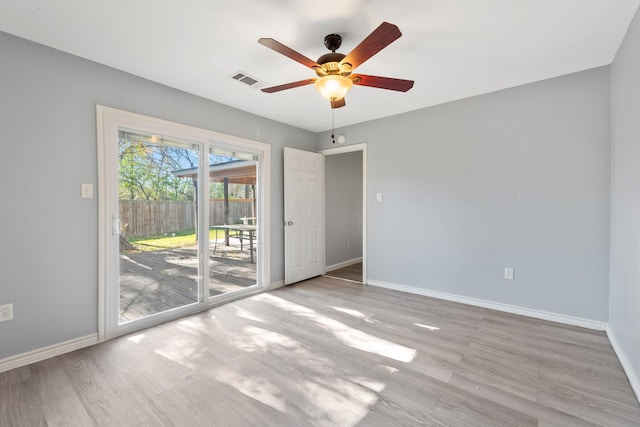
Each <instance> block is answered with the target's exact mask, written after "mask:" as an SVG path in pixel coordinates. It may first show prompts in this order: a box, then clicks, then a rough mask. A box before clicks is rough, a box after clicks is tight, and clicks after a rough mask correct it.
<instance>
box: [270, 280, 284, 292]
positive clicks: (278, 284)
mask: <svg viewBox="0 0 640 427" xmlns="http://www.w3.org/2000/svg"><path fill="white" fill-rule="evenodd" d="M283 286H284V280H278V281H277V282H272V283H271V286H269V290H270V291H272V290H274V289H278V288H281V287H283Z"/></svg>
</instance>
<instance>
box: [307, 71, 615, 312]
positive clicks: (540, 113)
mask: <svg viewBox="0 0 640 427" xmlns="http://www.w3.org/2000/svg"><path fill="white" fill-rule="evenodd" d="M358 90H375V89H370V88H369V89H367V88H362V89H358ZM354 92H355V90H354ZM353 96H355V93H354V95H353ZM609 97H610V93H609V68H608V67H603V68H598V69H594V70H590V71H585V72H581V73H577V74H572V75H568V76H563V77H559V78H554V79H550V80H546V81H542V82H537V83H533V84H529V85H525V86H520V87H516V88H512V89H508V90H503V91H500V92H494V93H491V94H487V95H482V96H477V97H473V98H469V99H465V100H461V101H457V102H452V103H449V104H444V105H439V106H436V107H432V108H427V109H424V110H419V111H414V112H410V113H406V114H402V115H399V116H395V117H391V118H387V119H383V120H377V121H372V122H367V123H361V124H358V125H354V126H350V127H346V128H342V129H339V130H336V131H339V133H344V134H345V135H346V136H347V139H348V140H349V141H352V142H353V143H360V142H367V143H368V147H367V157H368V164H367V175H368V192H369V194H368V210H367V214H368V219H367V229H368V231H369V232H368V240H367V244H368V247H367V262H368V265H369V267H368V278H369V279H370V280H377V281H382V282H388V283H394V284H400V285H406V286H413V287H416V288H422V289H429V290H435V291H441V292H447V293H451V294H458V295H464V296H468V297H475V298H480V299H485V300H490V301H496V302H501V303H506V304H512V305H516V306H521V307H527V308H532V309H538V310H545V311H550V312H554V313H560V314H564V315H568V316H577V317H581V318H586V319H592V320H598V321H606V320H607V311H608V292H609V290H608V280H609V161H610V151H609V148H610V144H609V139H610V114H609ZM373 107H375V106H373ZM319 141H320V144H321V145H324V146H325V147H328V146H329V145H330V144H329V143H326V142H324V141H330V139H329V137H328V135H326V134H323V135H319ZM325 147H320V148H325ZM378 192H381V193H383V201H382V202H376V199H375V194H376V193H378ZM377 230H385V232H384V233H380V232H378V231H377ZM504 267H514V268H515V280H514V281H508V280H504V278H503V276H504Z"/></svg>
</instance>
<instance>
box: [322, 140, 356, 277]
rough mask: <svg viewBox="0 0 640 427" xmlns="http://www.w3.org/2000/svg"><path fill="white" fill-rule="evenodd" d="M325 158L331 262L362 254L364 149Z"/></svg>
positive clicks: (328, 263)
mask: <svg viewBox="0 0 640 427" xmlns="http://www.w3.org/2000/svg"><path fill="white" fill-rule="evenodd" d="M324 161H325V168H324V170H325V223H326V226H325V230H326V232H325V234H326V249H327V256H326V260H327V266H332V265H335V264H338V263H341V262H345V261H349V260H353V259H356V258H360V257H361V256H362V151H353V152H350V153H342V154H334V155H330V156H326V157H325V158H324ZM347 242H349V247H347Z"/></svg>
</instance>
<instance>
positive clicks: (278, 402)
mask: <svg viewBox="0 0 640 427" xmlns="http://www.w3.org/2000/svg"><path fill="white" fill-rule="evenodd" d="M214 377H215V379H216V380H218V381H220V382H222V383H225V384H227V385H229V386H231V387H233V388H234V389H236V390H238V391H239V392H240V393H242V394H244V395H245V396H248V397H250V398H252V399H254V400H257V401H258V402H261V403H264V404H265V405H267V406H270V407H272V408H273V409H276V410H278V411H280V412H283V413H287V407H288V404H287V402H286V401H285V400H283V399H281V398H280V397H279V396H281V395H282V392H281V391H280V389H279V388H278V387H276V386H275V385H273V384H272V383H271V382H269V380H267V379H265V378H262V377H258V376H247V375H242V374H240V373H238V372H236V371H232V370H230V369H220V370H218V371H216V373H215V374H214Z"/></svg>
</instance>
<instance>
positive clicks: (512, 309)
mask: <svg viewBox="0 0 640 427" xmlns="http://www.w3.org/2000/svg"><path fill="white" fill-rule="evenodd" d="M367 285H371V286H377V287H379V288H385V289H391V290H395V291H400V292H407V293H410V294H416V295H423V296H427V297H431V298H437V299H441V300H446V301H453V302H459V303H462V304H468V305H473V306H476V307H484V308H488V309H491V310H498V311H503V312H505V313H511V314H518V315H520V316H526V317H533V318H535V319H542V320H548V321H550V322H557V323H563V324H565V325H571V326H580V327H582V328H587V329H593V330H596V331H604V330H606V328H607V323H606V322H599V321H597V320H590V319H584V318H581V317H573V316H567V315H564V314H559V313H553V312H550V311H542V310H536V309H533V308H527V307H520V306H517V305H510V304H503V303H500V302H494V301H488V300H483V299H478V298H472V297H465V296H462V295H455V294H449V293H446V292H439V291H432V290H429V289H422V288H416V287H415V286H407V285H398V284H395V283H387V282H380V281H377V280H369V281H368V282H367Z"/></svg>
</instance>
